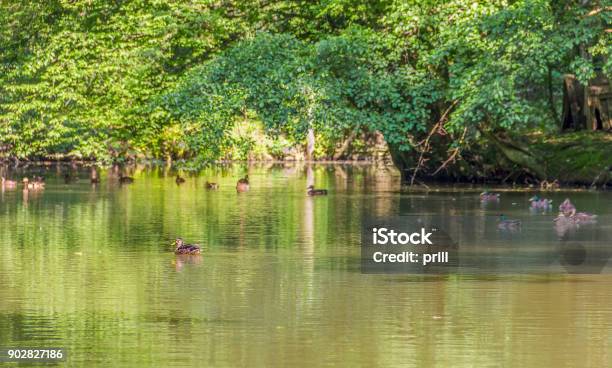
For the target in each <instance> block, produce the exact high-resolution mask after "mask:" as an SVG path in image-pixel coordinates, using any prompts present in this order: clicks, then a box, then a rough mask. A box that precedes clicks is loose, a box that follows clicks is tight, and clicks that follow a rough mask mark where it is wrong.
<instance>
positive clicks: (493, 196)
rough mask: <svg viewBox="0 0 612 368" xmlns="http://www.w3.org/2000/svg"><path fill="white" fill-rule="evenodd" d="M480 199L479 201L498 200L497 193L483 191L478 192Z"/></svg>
mask: <svg viewBox="0 0 612 368" xmlns="http://www.w3.org/2000/svg"><path fill="white" fill-rule="evenodd" d="M480 201H481V202H488V201H499V194H497V193H491V192H488V191H484V192H482V193H480Z"/></svg>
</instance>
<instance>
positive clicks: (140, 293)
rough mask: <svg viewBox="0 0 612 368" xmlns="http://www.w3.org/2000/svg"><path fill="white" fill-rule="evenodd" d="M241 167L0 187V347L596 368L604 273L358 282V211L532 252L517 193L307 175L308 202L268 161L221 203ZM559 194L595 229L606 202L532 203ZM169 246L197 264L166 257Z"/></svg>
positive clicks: (354, 172)
mask: <svg viewBox="0 0 612 368" xmlns="http://www.w3.org/2000/svg"><path fill="white" fill-rule="evenodd" d="M37 170H38V169H37ZM245 172H246V169H245V168H240V167H233V168H212V169H207V170H205V171H203V172H201V173H199V174H198V176H188V175H185V176H186V179H187V182H186V183H185V184H184V185H182V186H180V187H179V186H177V185H176V184H175V181H174V177H173V176H172V175H173V172H171V171H170V172H165V171H164V169H163V168H152V169H151V168H149V169H146V170H145V169H142V168H141V169H137V170H136V171H135V172H134V173H133V175H134V177H135V179H136V180H135V183H134V184H132V185H129V186H119V185H118V184H117V180H116V179H114V178H112V177H111V173H109V172H102V183H101V184H99V185H98V186H96V187H92V186H91V185H90V184H89V182H88V180H86V177H87V173H86V172H85V171H83V172H80V174H79V175H80V176H81V178H82V179H81V180H80V181H78V182H76V183H71V184H65V183H64V182H63V178H62V175H63V174H62V173H60V172H58V170H56V169H55V168H49V169H48V170H46V171H45V172H44V174H45V176H46V177H47V188H46V190H45V191H44V192H42V193H33V192H30V193H28V194H27V195H26V194H25V193H23V192H22V191H21V190H14V191H8V190H7V191H4V192H2V194H1V197H0V347H12V346H49V347H64V348H66V349H67V351H68V359H67V361H66V362H65V363H62V364H61V365H68V366H88V367H95V366H99V367H109V366H121V367H123V366H125V367H135V366H156V367H187V366H214V367H228V366H232V367H233V366H249V367H252V366H262V367H269V366H325V365H328V366H351V367H355V366H364V367H374V366H384V367H388V366H403V367H429V366H431V367H433V366H435V367H489V366H490V367H497V366H503V367H510V366H512V367H605V366H612V275H606V274H601V275H568V274H543V275H520V274H516V275H472V276H470V275H443V276H429V277H423V276H411V275H364V274H361V273H360V269H359V256H360V249H359V242H360V239H359V238H360V226H361V220H362V217H363V216H364V213H367V214H375V215H380V216H388V215H396V214H435V215H439V216H449V218H450V217H453V218H457V217H458V218H460V217H461V216H463V215H470V216H473V217H474V218H481V221H476V222H474V224H473V225H471V226H463V227H461V226H456V227H453V228H452V231H454V232H459V235H464V236H463V237H462V239H469V236H470V235H471V234H473V233H475V232H476V233H487V232H489V233H491V234H492V236H493V238H494V240H495V241H494V242H493V243H490V244H489V245H486V244H484V245H481V246H482V247H483V250H487V249H490V248H491V247H492V246H495V244H498V245H500V246H502V247H504V246H505V247H512V246H521V247H529V246H530V245H531V243H530V241H531V240H530V239H531V238H530V237H529V236H525V235H524V234H523V236H520V237H509V238H504V237H503V236H498V237H496V236H495V234H496V233H497V232H496V227H495V221H491V215H493V214H496V213H497V212H500V211H503V212H504V213H507V214H508V215H509V216H511V217H520V218H521V219H522V220H523V222H524V223H525V224H526V228H527V230H525V229H523V233H524V232H526V231H529V232H530V233H531V234H533V237H534V239H538V241H537V243H538V244H539V245H538V246H543V244H544V245H545V244H549V243H551V242H554V241H556V239H558V234H556V233H555V231H554V229H553V227H552V218H553V217H554V215H553V214H548V215H546V214H545V215H542V214H531V213H529V211H528V209H527V203H526V200H527V198H529V193H503V194H502V201H501V202H500V203H493V204H490V205H486V206H482V205H481V204H480V203H479V201H478V199H477V193H478V190H476V189H474V190H472V191H470V190H462V191H444V192H430V193H429V194H427V193H408V192H404V193H402V192H400V191H399V187H398V185H397V182H398V178H397V176H395V174H394V173H393V172H392V171H386V170H383V169H376V168H373V167H369V166H324V165H321V166H315V167H314V170H313V171H312V172H311V174H312V175H313V177H314V178H315V183H316V185H317V186H319V187H325V188H328V189H329V191H330V195H329V196H327V197H319V198H309V197H307V196H306V195H305V191H304V188H305V187H306V183H307V175H306V173H307V170H306V169H305V168H304V167H299V166H278V165H277V166H269V167H261V166H259V167H251V168H249V175H250V178H251V183H252V184H251V186H252V189H251V191H250V192H248V193H243V194H237V193H236V191H235V189H234V186H235V182H236V180H237V179H238V177H240V176H241V175H243V174H244V173H245ZM24 174H30V172H27V173H26V172H13V173H12V175H13V176H14V177H21V176H22V175H24ZM206 180H211V181H217V182H218V183H220V189H219V190H218V191H207V190H205V189H204V183H205V182H206ZM566 196H570V197H571V198H572V199H573V200H574V202H575V203H576V205H577V206H578V207H579V209H580V210H585V211H588V212H594V213H597V214H599V215H600V221H599V223H598V225H597V226H596V229H597V231H598V232H604V233H605V232H608V233H609V232H610V231H612V224H611V223H610V221H609V218H610V217H608V216H610V215H612V206H611V204H612V193H601V192H600V193H597V192H589V193H553V194H551V195H550V197H551V198H553V199H554V200H555V203H557V204H558V203H559V202H560V200H562V199H563V198H564V197H566ZM513 203H514V204H513ZM449 227H452V221H451V223H449ZM177 236H182V237H183V238H185V240H187V241H189V242H198V243H200V244H202V245H203V247H204V250H203V254H202V256H201V257H187V258H184V257H177V256H175V255H174V254H173V252H172V246H171V245H170V242H171V241H172V240H173V239H174V238H175V237H177ZM470 245H473V244H466V246H470ZM610 246H611V247H612V245H610Z"/></svg>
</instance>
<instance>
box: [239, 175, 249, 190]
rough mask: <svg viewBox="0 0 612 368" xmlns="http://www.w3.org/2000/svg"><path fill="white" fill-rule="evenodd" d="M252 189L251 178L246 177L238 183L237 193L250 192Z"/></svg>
mask: <svg viewBox="0 0 612 368" xmlns="http://www.w3.org/2000/svg"><path fill="white" fill-rule="evenodd" d="M249 189H250V186H249V176H248V175H245V177H244V178H242V179H239V180H238V183H236V191H238V192H248V191H249Z"/></svg>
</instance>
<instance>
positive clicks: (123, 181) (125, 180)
mask: <svg viewBox="0 0 612 368" xmlns="http://www.w3.org/2000/svg"><path fill="white" fill-rule="evenodd" d="M133 182H134V178H132V177H131V176H123V175H122V176H120V177H119V183H120V184H132V183H133Z"/></svg>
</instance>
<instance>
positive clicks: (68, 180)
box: [64, 172, 79, 184]
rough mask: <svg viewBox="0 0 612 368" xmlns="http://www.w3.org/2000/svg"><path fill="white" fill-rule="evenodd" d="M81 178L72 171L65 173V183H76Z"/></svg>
mask: <svg viewBox="0 0 612 368" xmlns="http://www.w3.org/2000/svg"><path fill="white" fill-rule="evenodd" d="M78 180H79V178H78V177H76V176H75V175H73V174H72V173H69V172H68V173H65V174H64V183H65V184H70V183H74V182H77V181H78Z"/></svg>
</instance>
